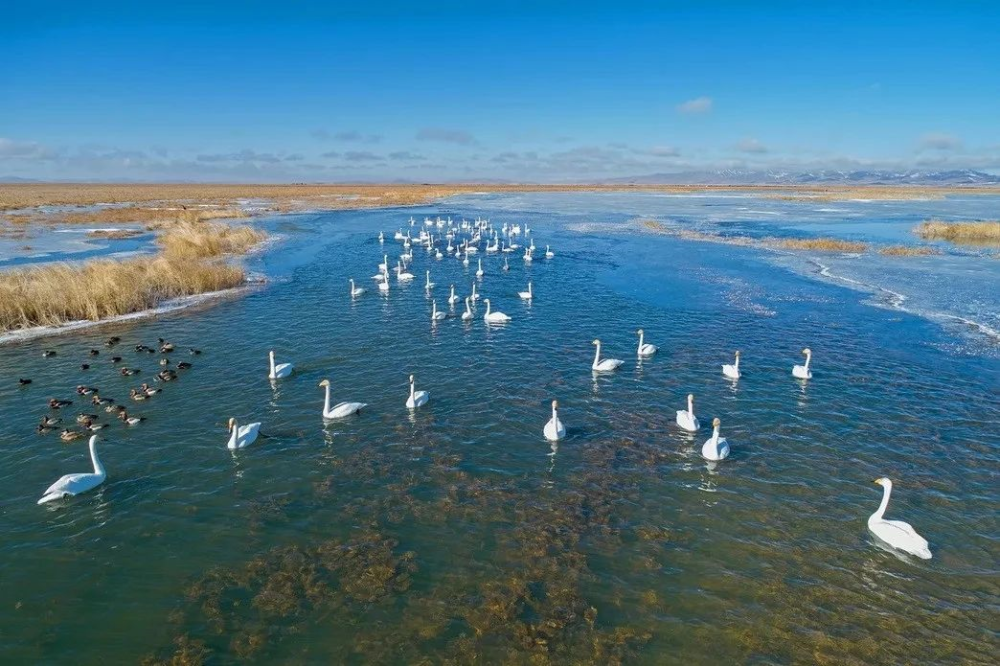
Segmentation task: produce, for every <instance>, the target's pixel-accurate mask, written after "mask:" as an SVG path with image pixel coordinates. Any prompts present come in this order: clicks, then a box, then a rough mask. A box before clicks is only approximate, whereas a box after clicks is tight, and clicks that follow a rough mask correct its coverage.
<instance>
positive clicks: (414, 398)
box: [406, 375, 431, 409]
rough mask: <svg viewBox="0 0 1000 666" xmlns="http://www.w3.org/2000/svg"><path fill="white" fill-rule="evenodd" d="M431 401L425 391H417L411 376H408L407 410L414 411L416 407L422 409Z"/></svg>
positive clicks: (429, 395)
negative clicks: (408, 394) (408, 395)
mask: <svg viewBox="0 0 1000 666" xmlns="http://www.w3.org/2000/svg"><path fill="white" fill-rule="evenodd" d="M430 399H431V394H430V393H428V392H427V391H417V390H416V384H415V383H414V381H413V375H410V397H409V398H407V399H406V408H407V409H416V408H417V407H422V406H423V405H426V404H427V401H428V400H430Z"/></svg>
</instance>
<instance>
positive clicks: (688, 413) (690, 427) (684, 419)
mask: <svg viewBox="0 0 1000 666" xmlns="http://www.w3.org/2000/svg"><path fill="white" fill-rule="evenodd" d="M677 425H679V426H680V427H682V428H684V429H685V430H687V431H689V432H695V431H696V430H698V428H700V427H701V424H700V423H698V417H697V416H695V415H694V394H693V393H689V394H688V408H687V409H678V410H677Z"/></svg>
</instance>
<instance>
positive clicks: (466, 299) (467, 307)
mask: <svg viewBox="0 0 1000 666" xmlns="http://www.w3.org/2000/svg"><path fill="white" fill-rule="evenodd" d="M465 311H466V312H468V313H469V314H472V308H470V307H469V298H468V297H466V298H465Z"/></svg>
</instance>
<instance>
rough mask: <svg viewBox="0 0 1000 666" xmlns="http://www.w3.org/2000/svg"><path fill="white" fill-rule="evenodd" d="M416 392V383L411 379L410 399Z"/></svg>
mask: <svg viewBox="0 0 1000 666" xmlns="http://www.w3.org/2000/svg"><path fill="white" fill-rule="evenodd" d="M416 393H417V389H416V384H415V383H414V382H412V381H411V382H410V400H413V398H414V396H416Z"/></svg>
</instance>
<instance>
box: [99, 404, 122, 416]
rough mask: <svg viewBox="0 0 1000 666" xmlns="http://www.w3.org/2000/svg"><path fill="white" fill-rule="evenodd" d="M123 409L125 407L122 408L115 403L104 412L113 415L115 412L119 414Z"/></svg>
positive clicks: (106, 407)
mask: <svg viewBox="0 0 1000 666" xmlns="http://www.w3.org/2000/svg"><path fill="white" fill-rule="evenodd" d="M122 409H124V407H122V406H121V405H116V404H113V403H112V404H109V405H107V406H105V407H104V411H105V412H107V413H109V414H111V413H113V412H119V411H121V410H122Z"/></svg>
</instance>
